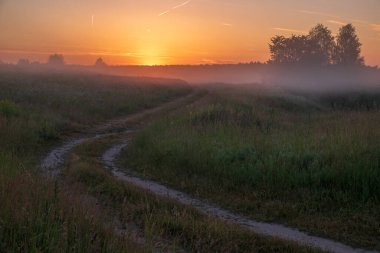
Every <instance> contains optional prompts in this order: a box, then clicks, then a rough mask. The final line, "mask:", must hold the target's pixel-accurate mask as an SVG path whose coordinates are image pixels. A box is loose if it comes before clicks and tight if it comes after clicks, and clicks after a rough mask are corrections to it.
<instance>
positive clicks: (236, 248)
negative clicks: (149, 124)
mask: <svg viewBox="0 0 380 253" xmlns="http://www.w3.org/2000/svg"><path fill="white" fill-rule="evenodd" d="M117 140H118V139H117V138H116V139H115V138H114V137H111V138H108V139H103V140H95V141H89V142H87V143H85V144H83V145H81V146H80V147H78V148H76V150H75V151H74V152H73V154H72V155H71V158H70V160H69V162H68V166H67V169H66V170H65V171H64V172H63V173H64V174H63V175H64V177H63V178H64V180H65V184H68V185H75V184H77V183H79V184H80V185H81V186H83V187H84V189H85V191H87V192H88V193H90V194H91V195H92V196H95V197H96V198H97V199H100V200H101V201H100V202H101V203H102V205H103V206H107V207H109V208H110V209H111V210H112V211H111V214H112V215H114V216H115V215H116V216H117V217H119V219H120V220H121V221H122V224H126V225H125V226H126V227H128V226H129V225H128V224H130V223H134V224H137V225H138V227H140V228H141V230H142V231H143V232H144V234H145V237H146V238H147V239H148V240H147V243H146V245H145V246H146V247H147V248H148V250H149V251H151V250H152V248H150V245H155V243H157V242H159V241H162V240H165V241H168V242H170V244H171V246H170V248H171V249H177V250H178V249H181V248H182V249H185V250H187V251H188V252H319V251H318V250H315V249H311V248H308V247H304V246H299V245H297V244H295V243H292V242H286V241H282V240H278V239H274V238H269V237H265V236H259V235H256V234H254V233H252V232H249V231H248V230H245V229H243V228H240V227H239V226H235V225H232V224H229V223H225V222H222V221H220V220H219V219H216V218H213V217H208V216H205V215H202V214H200V213H199V212H198V211H196V210H195V209H193V208H191V207H188V206H184V205H181V204H178V203H176V202H175V201H171V200H168V199H165V198H161V197H157V196H155V195H154V194H152V193H149V192H148V191H145V190H141V189H140V188H138V187H134V186H131V185H129V184H127V183H123V182H122V181H119V180H118V179H116V178H115V177H113V176H112V175H111V173H110V172H109V171H107V170H105V168H104V166H103V164H102V162H101V161H99V157H100V156H101V154H102V153H103V152H104V151H105V150H106V149H107V148H108V147H109V146H110V145H112V143H115V141H117Z"/></svg>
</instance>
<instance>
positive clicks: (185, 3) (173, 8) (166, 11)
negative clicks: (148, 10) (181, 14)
mask: <svg viewBox="0 0 380 253" xmlns="http://www.w3.org/2000/svg"><path fill="white" fill-rule="evenodd" d="M191 1H192V0H188V1H186V2H183V3H181V4H178V5H176V6H173V7H171V8H170V9H167V10H165V11H163V12H161V13H159V14H158V16H159V17H161V16H163V15H165V14H168V13H169V12H171V11H173V10H175V9H178V8H181V7H183V6H185V5H188V4H189V3H190V2H191Z"/></svg>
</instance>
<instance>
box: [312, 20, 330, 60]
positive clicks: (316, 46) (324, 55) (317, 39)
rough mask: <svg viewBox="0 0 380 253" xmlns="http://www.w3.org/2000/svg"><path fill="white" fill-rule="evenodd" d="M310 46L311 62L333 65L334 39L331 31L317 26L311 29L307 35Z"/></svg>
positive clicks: (322, 26)
mask: <svg viewBox="0 0 380 253" xmlns="http://www.w3.org/2000/svg"><path fill="white" fill-rule="evenodd" d="M308 43H309V44H310V54H311V55H310V56H311V58H310V59H309V60H310V61H311V62H313V63H316V64H321V65H328V64H331V63H333V55H334V48H335V43H334V37H333V36H332V33H331V31H330V30H329V29H328V28H327V27H326V26H324V25H322V24H318V25H316V26H315V27H313V28H312V29H311V30H310V32H309V35H308Z"/></svg>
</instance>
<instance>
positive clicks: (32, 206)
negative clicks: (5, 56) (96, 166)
mask: <svg viewBox="0 0 380 253" xmlns="http://www.w3.org/2000/svg"><path fill="white" fill-rule="evenodd" d="M0 90H1V92H0V203H1V208H0V251H1V252H125V251H126V250H129V251H132V252H143V250H144V249H143V248H141V247H140V246H138V245H136V243H135V242H133V240H123V239H122V238H119V237H117V236H116V237H115V236H114V233H113V230H112V229H110V228H106V227H104V226H103V220H102V215H101V214H99V215H90V213H91V212H89V209H88V208H89V207H88V208H86V206H83V205H82V204H83V203H82V202H83V201H82V200H81V198H80V197H78V196H77V195H76V194H74V193H73V192H71V191H70V190H69V189H64V188H62V187H60V185H59V184H58V183H57V182H52V181H51V180H49V179H46V178H44V177H42V176H40V175H39V173H38V164H39V160H40V158H41V156H42V155H43V154H44V152H46V151H47V150H48V148H49V147H51V146H52V145H54V144H56V143H58V142H59V141H61V140H62V139H64V138H66V137H67V136H69V135H73V134H75V133H80V132H81V131H83V130H84V129H86V128H89V127H92V126H93V125H94V124H98V123H101V122H104V121H106V120H107V119H111V118H114V117H119V116H122V115H126V114H129V113H132V112H135V111H138V110H142V109H145V108H149V107H153V106H155V105H157V104H160V103H162V102H165V101H168V100H170V99H173V98H174V97H177V96H180V95H184V94H186V93H188V92H189V91H190V88H189V87H187V86H186V85H185V84H184V83H183V82H180V81H170V80H160V79H144V78H123V77H111V76H100V75H98V76H97V75H90V74H84V73H82V74H80V73H76V74H75V73H50V74H46V73H31V72H29V73H25V72H20V71H17V70H13V71H8V70H7V71H3V70H0Z"/></svg>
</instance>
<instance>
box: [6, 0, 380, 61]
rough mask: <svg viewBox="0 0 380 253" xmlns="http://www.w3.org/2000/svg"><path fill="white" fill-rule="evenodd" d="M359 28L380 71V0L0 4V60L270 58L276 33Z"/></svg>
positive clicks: (35, 0) (26, 0) (11, 0)
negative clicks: (61, 57)
mask: <svg viewBox="0 0 380 253" xmlns="http://www.w3.org/2000/svg"><path fill="white" fill-rule="evenodd" d="M318 23H322V24H324V25H326V26H328V27H329V28H330V29H331V30H332V31H333V33H334V34H336V33H337V32H338V30H339V27H340V26H342V24H345V23H352V24H354V26H355V27H356V28H357V32H358V35H359V37H360V40H361V42H362V43H363V47H362V54H363V56H364V57H365V60H366V63H367V64H369V65H380V46H379V45H380V0H360V1H359V0H134V1H132V0H107V1H105V0H65V1H62V0H0V31H1V32H0V60H1V61H3V62H17V60H18V59H20V58H28V59H29V60H30V61H40V62H46V59H47V58H48V56H49V55H50V54H52V53H59V54H63V55H64V57H65V61H66V62H67V63H70V64H86V65H87V64H93V63H94V62H95V60H96V59H97V58H98V57H102V58H103V59H104V60H105V61H106V62H107V63H108V64H113V65H122V64H131V65H135V64H136V65H158V64H159V65H170V64H211V63H238V62H251V61H262V62H265V61H267V60H268V59H269V49H268V44H269V42H270V38H271V37H272V36H274V35H285V36H290V35H291V34H303V33H307V31H308V30H310V28H311V27H313V26H314V25H316V24H318Z"/></svg>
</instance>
